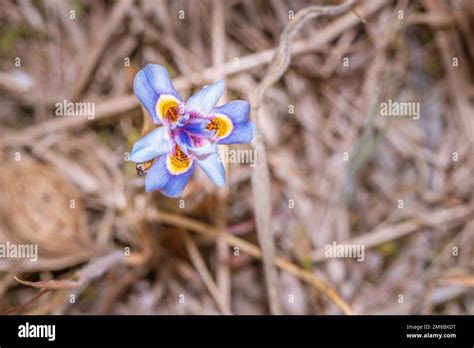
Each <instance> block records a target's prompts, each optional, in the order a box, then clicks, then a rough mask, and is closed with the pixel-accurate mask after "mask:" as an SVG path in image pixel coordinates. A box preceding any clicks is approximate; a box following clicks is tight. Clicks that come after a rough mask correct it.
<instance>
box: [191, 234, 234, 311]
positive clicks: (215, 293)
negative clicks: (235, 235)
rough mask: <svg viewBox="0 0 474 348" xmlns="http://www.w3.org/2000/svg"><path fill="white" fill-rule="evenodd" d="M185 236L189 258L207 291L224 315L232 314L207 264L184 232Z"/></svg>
mask: <svg viewBox="0 0 474 348" xmlns="http://www.w3.org/2000/svg"><path fill="white" fill-rule="evenodd" d="M183 236H184V244H185V245H186V249H187V250H188V253H189V257H190V258H191V261H192V262H193V265H194V267H196V270H197V271H198V272H199V274H200V275H201V278H202V281H203V282H204V284H206V287H207V289H208V290H209V292H210V293H211V295H212V297H213V298H214V300H215V301H216V303H217V305H218V306H219V309H220V310H221V312H222V313H223V314H232V312H231V311H230V308H229V307H228V305H227V303H226V299H225V298H224V297H223V296H222V294H221V292H220V291H219V288H218V287H217V285H216V283H215V282H214V280H213V279H212V276H211V273H210V272H209V270H208V269H207V266H206V263H205V262H204V259H203V258H202V255H201V254H200V252H199V250H198V248H197V246H196V244H195V243H194V241H193V240H192V238H191V237H190V236H189V234H188V233H187V232H184V233H183ZM220 240H222V239H220Z"/></svg>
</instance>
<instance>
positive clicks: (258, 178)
mask: <svg viewBox="0 0 474 348" xmlns="http://www.w3.org/2000/svg"><path fill="white" fill-rule="evenodd" d="M353 3H354V2H353V1H348V2H346V3H344V4H342V5H339V6H327V7H321V6H310V7H307V8H305V9H303V10H301V11H299V12H298V13H297V14H296V16H295V18H294V19H293V20H291V21H290V23H289V24H288V25H287V26H286V28H285V30H284V31H283V33H282V34H281V36H280V44H279V46H278V48H277V49H276V51H275V53H274V56H273V59H272V62H271V63H270V65H269V67H268V69H267V72H266V74H265V77H264V79H263V80H262V81H261V82H260V84H259V85H258V88H257V90H256V92H255V94H254V95H252V113H253V118H254V119H255V122H256V124H257V134H256V136H255V139H254V141H253V144H252V145H253V147H254V149H255V151H256V153H257V158H258V161H257V164H256V167H255V169H254V170H253V171H252V192H253V197H254V211H255V219H256V222H257V233H258V239H259V243H260V245H261V247H262V251H263V267H264V274H265V280H266V284H267V291H268V298H269V302H270V309H271V312H272V313H273V314H280V313H281V305H280V300H279V295H278V276H277V273H276V269H275V267H274V258H275V245H274V241H273V235H272V229H271V216H272V207H271V197H270V175H269V171H268V163H267V156H266V151H265V146H264V145H263V141H262V137H261V135H260V133H259V128H260V127H259V126H260V125H259V120H260V118H259V110H260V106H261V104H262V102H263V97H264V96H265V92H266V91H267V90H268V89H269V88H270V87H271V86H272V85H273V84H274V83H275V82H277V81H278V80H279V79H280V78H281V76H282V75H283V74H284V72H285V71H286V69H287V68H288V65H289V64H290V61H291V56H292V54H291V48H292V41H293V39H294V38H295V36H296V34H298V32H299V30H300V29H301V27H302V26H303V24H304V23H305V22H306V21H308V20H309V19H312V18H315V17H317V16H320V15H325V16H334V15H337V14H340V13H342V12H345V11H347V10H348V9H349V8H350V7H351V6H352V5H353Z"/></svg>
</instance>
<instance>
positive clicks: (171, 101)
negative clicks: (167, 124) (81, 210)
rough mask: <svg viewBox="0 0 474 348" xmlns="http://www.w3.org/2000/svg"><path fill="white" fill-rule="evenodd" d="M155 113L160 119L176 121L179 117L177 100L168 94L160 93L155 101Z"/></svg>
mask: <svg viewBox="0 0 474 348" xmlns="http://www.w3.org/2000/svg"><path fill="white" fill-rule="evenodd" d="M155 108H156V114H157V115H158V116H159V117H160V118H161V119H162V120H164V119H169V120H170V121H171V122H176V121H177V120H178V118H179V100H178V99H176V97H174V96H172V95H169V94H162V95H161V96H160V98H158V102H157V103H156V106H155Z"/></svg>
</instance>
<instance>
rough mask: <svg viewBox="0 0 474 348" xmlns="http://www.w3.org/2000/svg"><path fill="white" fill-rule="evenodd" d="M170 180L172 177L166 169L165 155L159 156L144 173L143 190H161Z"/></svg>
mask: <svg viewBox="0 0 474 348" xmlns="http://www.w3.org/2000/svg"><path fill="white" fill-rule="evenodd" d="M172 178H173V175H171V174H170V173H169V172H168V169H167V168H166V155H165V156H161V157H160V158H158V159H157V160H156V161H155V163H153V165H152V166H151V168H150V169H149V170H148V173H146V178H145V190H146V191H147V192H150V191H155V190H161V189H162V188H163V187H164V186H165V185H166V184H167V183H168V182H169V181H170V180H172Z"/></svg>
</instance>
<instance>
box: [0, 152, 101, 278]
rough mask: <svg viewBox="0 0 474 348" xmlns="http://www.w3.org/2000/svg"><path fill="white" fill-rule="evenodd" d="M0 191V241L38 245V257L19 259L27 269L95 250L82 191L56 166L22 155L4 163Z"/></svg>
mask: <svg viewBox="0 0 474 348" xmlns="http://www.w3.org/2000/svg"><path fill="white" fill-rule="evenodd" d="M0 192H2V194H1V195H0V227H1V228H0V242H2V243H6V242H7V241H8V242H9V243H10V244H16V245H19V244H21V245H23V244H28V245H33V246H37V251H38V261H36V262H32V261H31V260H30V259H19V262H20V263H27V264H28V267H27V268H28V270H33V269H34V268H35V267H38V268H41V264H42V263H44V262H48V261H51V260H57V259H61V258H69V259H71V257H73V256H74V255H77V254H81V253H91V250H93V248H91V246H92V240H91V238H90V236H89V234H88V232H87V228H86V215H85V210H84V208H83V206H82V205H81V199H80V195H79V193H78V191H77V190H76V188H75V187H74V186H73V185H72V184H70V182H68V181H67V180H66V179H65V178H64V177H63V176H61V175H60V174H59V173H58V172H57V171H56V170H55V169H54V168H52V167H50V166H48V165H45V164H42V163H39V162H38V161H36V160H34V159H32V158H28V157H27V156H26V155H25V154H22V156H21V160H19V161H14V160H6V161H3V163H2V164H1V165H0ZM3 265H4V264H3ZM35 265H37V266H35ZM16 266H17V267H18V266H19V265H16ZM67 266H69V265H65V267H67ZM18 269H22V267H21V265H20V267H19V268H18Z"/></svg>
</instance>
